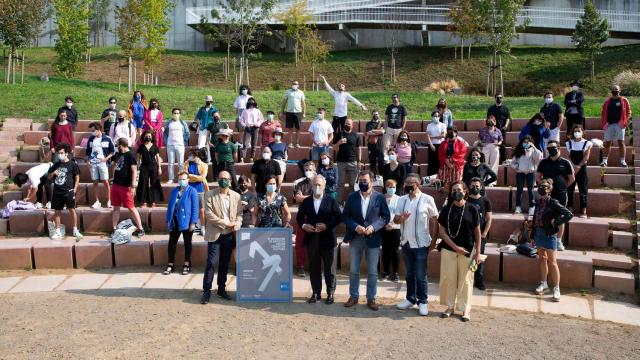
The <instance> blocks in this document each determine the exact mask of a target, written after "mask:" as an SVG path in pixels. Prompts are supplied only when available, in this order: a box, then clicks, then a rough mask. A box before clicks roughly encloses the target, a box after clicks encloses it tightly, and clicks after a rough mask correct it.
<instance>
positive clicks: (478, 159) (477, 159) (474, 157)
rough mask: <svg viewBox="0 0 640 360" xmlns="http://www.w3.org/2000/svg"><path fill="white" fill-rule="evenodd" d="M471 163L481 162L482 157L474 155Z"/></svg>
mask: <svg viewBox="0 0 640 360" xmlns="http://www.w3.org/2000/svg"><path fill="white" fill-rule="evenodd" d="M471 161H480V156H478V155H474V156H472V157H471Z"/></svg>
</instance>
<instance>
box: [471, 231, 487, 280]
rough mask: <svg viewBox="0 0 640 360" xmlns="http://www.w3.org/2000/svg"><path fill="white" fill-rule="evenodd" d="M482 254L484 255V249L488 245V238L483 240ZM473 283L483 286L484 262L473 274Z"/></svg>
mask: <svg viewBox="0 0 640 360" xmlns="http://www.w3.org/2000/svg"><path fill="white" fill-rule="evenodd" d="M480 244H481V245H480V253H481V254H482V255H484V248H485V246H486V245H487V238H482V242H481V243H480ZM473 278H474V279H473V281H474V283H475V284H483V283H484V262H481V263H480V264H479V265H478V269H477V270H476V272H475V273H474V274H473Z"/></svg>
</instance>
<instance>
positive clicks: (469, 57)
mask: <svg viewBox="0 0 640 360" xmlns="http://www.w3.org/2000/svg"><path fill="white" fill-rule="evenodd" d="M467 58H468V59H469V60H471V40H469V56H468V57H467Z"/></svg>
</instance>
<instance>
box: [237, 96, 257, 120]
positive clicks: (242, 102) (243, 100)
mask: <svg viewBox="0 0 640 360" xmlns="http://www.w3.org/2000/svg"><path fill="white" fill-rule="evenodd" d="M252 97H253V96H251V95H239V96H238V97H237V98H236V101H235V102H234V103H233V107H234V108H236V110H237V113H238V117H240V115H242V113H243V112H244V109H246V108H247V100H249V98H252Z"/></svg>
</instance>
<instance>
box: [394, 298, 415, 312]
mask: <svg viewBox="0 0 640 360" xmlns="http://www.w3.org/2000/svg"><path fill="white" fill-rule="evenodd" d="M415 306H416V304H414V303H412V302H411V301H409V300H407V299H404V300H402V302H401V303H400V304H398V305H396V307H397V308H398V309H400V310H407V309H411V308H414V307H415Z"/></svg>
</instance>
